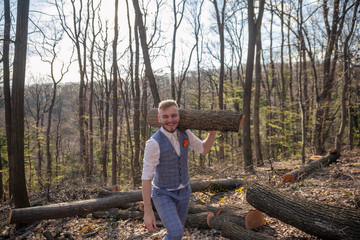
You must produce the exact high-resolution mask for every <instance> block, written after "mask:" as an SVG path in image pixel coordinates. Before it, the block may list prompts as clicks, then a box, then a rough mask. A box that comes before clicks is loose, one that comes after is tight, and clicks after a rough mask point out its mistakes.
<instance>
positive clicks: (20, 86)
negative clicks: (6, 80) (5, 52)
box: [10, 0, 30, 208]
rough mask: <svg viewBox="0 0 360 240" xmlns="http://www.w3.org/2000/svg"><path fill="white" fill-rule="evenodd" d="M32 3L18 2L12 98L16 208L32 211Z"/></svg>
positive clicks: (13, 185) (12, 145)
mask: <svg viewBox="0 0 360 240" xmlns="http://www.w3.org/2000/svg"><path fill="white" fill-rule="evenodd" d="M29 4H30V1H29V0H24V1H18V5H17V20H16V39H15V56H14V65H13V83H12V98H11V103H12V104H11V121H12V124H11V143H12V144H11V147H12V154H13V159H11V160H12V161H13V163H12V164H11V165H12V168H11V169H10V170H11V172H10V175H12V177H11V178H10V179H11V180H13V182H12V183H10V184H12V189H13V190H12V193H13V200H14V203H15V207H16V208H21V207H29V206H30V202H29V197H28V193H27V190H26V179H25V166H24V85H25V70H26V52H27V39H28V22H29Z"/></svg>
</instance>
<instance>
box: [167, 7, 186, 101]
mask: <svg viewBox="0 0 360 240" xmlns="http://www.w3.org/2000/svg"><path fill="white" fill-rule="evenodd" d="M181 3H182V10H181V11H180V19H179V20H178V17H177V15H178V8H177V7H178V6H180V4H176V0H173V15H174V29H173V39H172V52H171V66H170V78H171V79H170V82H171V84H170V91H171V98H172V99H174V100H175V99H176V82H175V57H176V55H175V53H176V34H177V30H178V29H179V27H180V24H181V22H182V19H183V16H184V10H185V3H186V0H182V1H181ZM178 104H180V102H178Z"/></svg>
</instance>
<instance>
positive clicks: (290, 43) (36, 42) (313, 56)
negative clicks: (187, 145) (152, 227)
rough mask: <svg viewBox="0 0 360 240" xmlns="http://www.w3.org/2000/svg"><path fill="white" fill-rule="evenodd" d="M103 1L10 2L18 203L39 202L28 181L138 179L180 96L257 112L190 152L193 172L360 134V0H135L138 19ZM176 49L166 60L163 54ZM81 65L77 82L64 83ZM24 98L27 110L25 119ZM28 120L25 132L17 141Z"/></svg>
mask: <svg viewBox="0 0 360 240" xmlns="http://www.w3.org/2000/svg"><path fill="white" fill-rule="evenodd" d="M24 2H28V1H24ZM103 2H104V1H100V0H99V1H95V0H87V1H79V2H78V1H60V0H57V1H54V3H53V4H50V3H46V4H49V5H48V7H49V8H50V7H51V9H52V10H51V11H50V10H49V8H48V9H47V10H49V11H50V12H51V14H47V13H46V12H42V11H41V10H40V8H39V11H38V10H37V8H36V7H39V5H37V4H39V3H37V2H36V1H34V5H32V4H33V3H30V5H29V6H28V7H29V8H30V11H29V8H26V4H24V3H23V4H20V5H18V7H16V4H15V2H14V1H9V0H4V8H3V10H2V11H1V13H0V14H1V16H0V19H1V29H2V37H1V38H2V39H3V40H2V41H1V45H2V49H3V51H2V65H1V68H2V73H3V74H2V75H1V81H2V83H3V84H2V89H3V91H1V94H2V95H1V112H2V114H1V118H2V119H1V129H0V131H1V146H0V147H1V161H0V162H1V164H0V167H1V169H2V171H1V188H2V189H7V191H9V188H10V194H11V191H12V190H11V189H12V188H13V189H14V190H15V192H13V194H11V195H13V196H14V200H15V206H26V205H27V204H26V198H27V197H25V198H24V194H25V193H26V194H27V191H29V192H34V191H38V190H41V191H46V192H47V193H49V192H50V189H51V187H53V186H56V185H58V184H62V183H63V182H64V181H66V182H73V183H74V184H76V183H78V182H79V181H84V182H87V183H94V184H97V185H102V186H106V185H116V184H119V185H129V184H132V185H134V186H138V185H139V183H140V176H141V167H142V155H143V150H144V144H145V142H146V140H147V139H148V138H149V137H150V136H151V135H152V133H154V131H156V129H152V128H150V127H149V126H148V125H147V122H146V113H147V111H148V110H149V109H150V108H152V107H156V106H157V103H158V102H159V101H160V100H163V99H167V98H172V99H175V100H177V101H178V103H179V105H180V107H181V108H187V109H199V110H219V109H220V110H232V111H239V112H242V113H244V114H245V116H246V118H245V122H244V126H243V129H242V131H240V132H239V133H219V134H218V137H217V140H216V142H215V144H214V147H213V149H212V151H211V153H210V154H209V156H207V157H206V158H204V157H202V156H200V155H197V154H195V153H191V154H190V168H191V169H190V171H191V174H192V175H195V174H196V173H197V172H198V169H203V168H205V167H211V166H214V165H219V164H221V165H227V164H233V165H240V166H242V167H244V169H246V170H250V171H252V170H253V169H254V168H256V166H261V165H262V164H263V162H264V161H268V160H270V161H274V160H291V159H303V160H304V158H305V155H308V154H324V153H325V151H326V150H327V149H328V148H336V149H337V151H340V152H341V149H342V148H344V147H346V148H350V149H351V148H353V147H355V146H359V145H360V126H359V120H360V108H359V107H360V106H359V103H360V99H359V98H360V85H359V80H358V79H359V78H360V56H359V53H360V45H359V42H360V32H359V1H348V0H341V1H340V0H335V1H326V0H324V1H317V2H309V1H285V0H283V1H267V2H266V3H265V1H255V2H253V1H226V0H223V1H216V0H211V1H205V0H202V1H190V0H188V1H186V0H182V1H175V0H174V1H172V2H171V3H169V2H167V3H166V2H164V1H159V0H156V1H153V0H151V1H144V2H139V1H137V0H133V1H132V2H130V1H126V4H125V5H124V6H126V11H125V12H124V13H125V14H126V15H127V17H128V18H127V20H126V21H127V22H126V26H127V27H128V29H126V30H124V28H119V17H120V16H117V14H115V15H114V16H113V18H112V19H111V20H110V21H111V22H110V21H109V22H108V21H104V20H103V19H102V17H101V16H102V14H103V12H101V11H102V10H101V8H102V6H103V4H104V3H103ZM122 3H124V1H122ZM6 4H9V5H8V6H7V5H6ZM107 4H109V1H107ZM113 4H114V6H113V8H112V11H114V10H117V9H118V11H119V12H120V10H124V9H119V6H118V4H119V2H118V0H115V1H114V3H113ZM150 6H153V7H152V8H151V9H152V10H151V11H149V10H150ZM205 6H206V8H205ZM118 11H115V12H118ZM162 11H169V12H171V14H170V15H164V14H161V13H163V12H162ZM207 11H209V12H207ZM16 12H17V13H16ZM26 12H27V13H28V14H29V13H30V15H29V17H27V16H26ZM53 13H55V14H53ZM127 13H128V14H127ZM134 13H135V14H134ZM15 14H17V15H15ZM205 15H206V17H202V16H205ZM19 16H21V17H19ZM162 16H166V17H169V19H162ZM24 19H25V20H26V19H27V20H28V21H29V20H30V21H29V22H28V23H26V21H24ZM45 19H46V20H45ZM21 20H22V21H21ZM9 21H10V22H11V24H10V26H9V24H6V23H9ZM167 21H168V22H170V23H167V24H168V26H167V25H166V24H165V23H166V22H167ZM49 23H50V24H49ZM184 25H186V28H185V27H183V26H184ZM166 26H167V28H166ZM182 28H184V29H182ZM185 30H187V31H185ZM122 31H123V32H126V34H125V35H122ZM184 32H186V34H184ZM21 33H22V35H25V36H21ZM25 33H26V34H25ZM124 36H126V37H124ZM21 37H22V39H23V41H17V39H20V38H21ZM24 39H25V40H24ZM62 41H69V42H70V43H71V48H70V50H68V49H63V48H60V43H61V42H62ZM120 43H121V44H120ZM124 43H125V44H124ZM24 45H25V53H26V46H27V50H28V58H30V57H31V56H35V55H36V56H39V57H40V58H41V59H42V61H43V62H44V63H46V66H48V69H50V71H49V70H45V69H44V72H45V71H46V72H48V74H44V75H32V74H26V71H28V70H29V69H26V71H25V67H24V66H25V62H26V57H24V56H26V54H25V55H24V54H22V55H21V54H18V55H17V54H16V53H17V51H18V52H21V51H24ZM122 46H126V47H122ZM21 47H22V48H21ZM6 48H7V50H6ZM164 49H165V50H164ZM184 49H187V50H188V51H185V50H184ZM65 52H66V54H65ZM6 53H7V54H8V55H6ZM69 53H70V54H69ZM164 55H165V56H166V57H167V58H166V59H167V60H169V61H168V67H167V68H166V71H164V69H163V68H161V69H157V68H156V64H154V63H155V62H156V59H163V57H164ZM64 56H68V58H66V57H64ZM245 56H246V57H245ZM6 59H7V60H6ZM20 60H22V61H20ZM162 61H164V60H162ZM6 64H7V65H6ZM21 65H24V66H23V71H19V67H20V70H21ZM73 66H76V67H77V76H76V79H78V80H77V81H74V82H65V79H66V78H67V75H69V72H70V68H71V67H73ZM21 74H23V78H22V77H21ZM18 75H20V76H18ZM72 77H73V76H72ZM17 84H20V85H17ZM10 90H11V91H10ZM18 100H19V101H20V103H19V102H18ZM21 102H23V103H24V104H23V106H21ZM7 104H9V105H7ZM17 104H19V105H17ZM21 107H23V112H24V116H23V117H21V113H20V115H16V116H15V115H14V114H16V113H15V112H17V111H20V112H21ZM9 109H11V110H12V111H10V112H9ZM15 110H17V111H15ZM7 113H8V114H10V115H7ZM7 116H9V118H8V119H6V118H7ZM19 116H20V117H19ZM11 124H14V125H13V126H21V124H23V128H21V127H9V125H11ZM17 124H20V125H17ZM18 130H19V131H22V132H23V136H22V137H21V136H20V137H19V138H16V137H13V138H11V137H10V138H9V135H10V136H11V134H14V133H15V132H16V131H18ZM7 131H9V132H10V133H8V132H7ZM194 132H195V133H196V135H198V136H199V137H200V138H201V137H204V136H205V134H206V133H204V132H201V131H196V130H195V131H194ZM15 135H16V134H15ZM20 135H21V134H20ZM10 139H11V140H10ZM9 141H11V143H12V146H11V148H9ZM13 143H17V144H13ZM19 144H20V145H21V144H23V151H19V150H16V147H18V146H19ZM14 145H16V146H14ZM9 152H10V153H13V156H9ZM14 153H16V154H14ZM22 171H23V174H22ZM12 184H13V185H12ZM17 184H20V185H23V188H17V187H16V186H18V185H17ZM11 186H13V187H11ZM24 189H25V191H24ZM16 191H19V192H20V191H21V193H16ZM1 192H3V191H1ZM19 196H21V197H19ZM16 198H20V199H22V200H19V202H18V203H16ZM22 201H25V203H24V202H22Z"/></svg>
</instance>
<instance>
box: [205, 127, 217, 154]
mask: <svg viewBox="0 0 360 240" xmlns="http://www.w3.org/2000/svg"><path fill="white" fill-rule="evenodd" d="M208 133H209V134H208V136H207V138H206V139H205V141H204V142H203V146H204V151H203V153H202V154H203V155H206V154H208V153H209V152H210V149H211V147H212V145H213V144H214V142H215V137H216V131H209V132H208Z"/></svg>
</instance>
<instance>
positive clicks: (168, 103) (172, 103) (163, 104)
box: [158, 99, 179, 113]
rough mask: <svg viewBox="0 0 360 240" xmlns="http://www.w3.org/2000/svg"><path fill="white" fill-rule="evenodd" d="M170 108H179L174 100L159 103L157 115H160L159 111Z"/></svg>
mask: <svg viewBox="0 0 360 240" xmlns="http://www.w3.org/2000/svg"><path fill="white" fill-rule="evenodd" d="M171 106H175V107H177V108H179V106H178V104H177V103H176V101H175V100H172V99H167V100H164V101H161V102H160V103H159V107H158V113H160V110H164V109H167V108H168V107H171Z"/></svg>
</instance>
